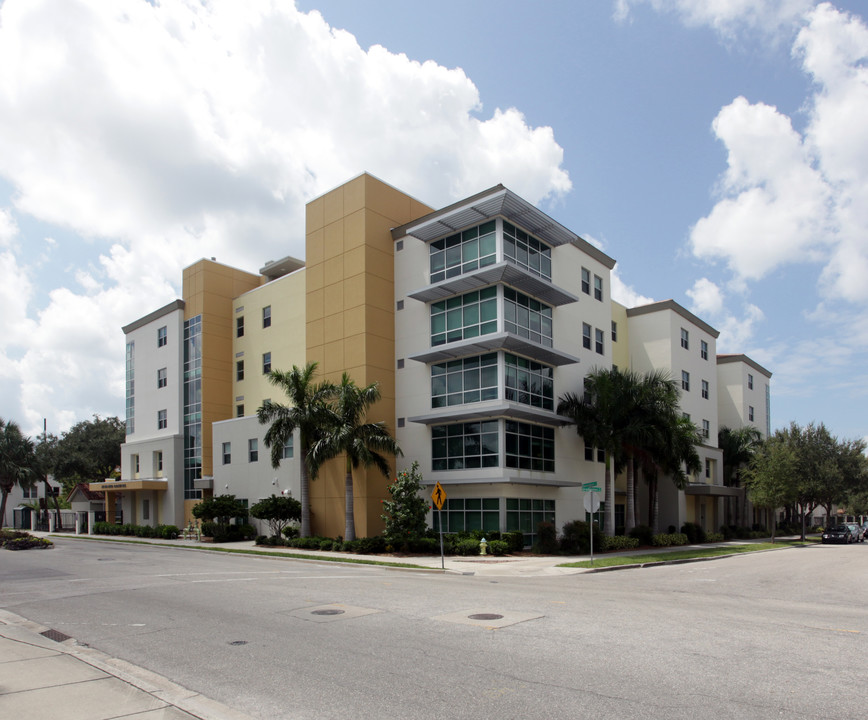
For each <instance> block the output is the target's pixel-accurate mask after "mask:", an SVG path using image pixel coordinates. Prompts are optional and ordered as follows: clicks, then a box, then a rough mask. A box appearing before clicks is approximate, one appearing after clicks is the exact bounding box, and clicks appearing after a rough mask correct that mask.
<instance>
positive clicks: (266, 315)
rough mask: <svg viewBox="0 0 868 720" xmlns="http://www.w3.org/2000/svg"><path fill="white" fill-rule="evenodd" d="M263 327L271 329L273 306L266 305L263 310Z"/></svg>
mask: <svg viewBox="0 0 868 720" xmlns="http://www.w3.org/2000/svg"><path fill="white" fill-rule="evenodd" d="M262 327H264V328H269V327H271V305H266V306H265V307H264V308H262Z"/></svg>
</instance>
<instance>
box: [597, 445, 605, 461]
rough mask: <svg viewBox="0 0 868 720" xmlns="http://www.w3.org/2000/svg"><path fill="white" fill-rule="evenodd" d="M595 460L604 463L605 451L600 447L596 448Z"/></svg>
mask: <svg viewBox="0 0 868 720" xmlns="http://www.w3.org/2000/svg"><path fill="white" fill-rule="evenodd" d="M597 462H598V463H604V462H606V451H605V450H603V449H602V448H597Z"/></svg>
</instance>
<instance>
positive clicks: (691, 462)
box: [648, 406, 702, 533]
mask: <svg viewBox="0 0 868 720" xmlns="http://www.w3.org/2000/svg"><path fill="white" fill-rule="evenodd" d="M701 442H702V435H701V433H700V432H699V428H697V427H696V425H694V424H693V423H692V422H691V421H690V419H689V418H688V417H686V416H684V415H681V414H679V411H678V409H677V406H676V407H675V408H670V409H669V410H668V411H667V412H664V413H661V414H660V415H659V416H658V425H657V431H656V433H655V443H654V446H653V447H652V448H650V452H649V456H648V459H649V462H650V467H649V477H650V481H649V482H650V485H651V491H650V493H649V506H650V507H649V516H650V521H651V522H650V525H651V528H652V529H653V531H654V532H655V533H656V532H658V531H659V527H658V525H659V514H660V513H659V508H660V505H659V501H658V493H657V475H658V473H660V472H662V473H663V474H664V475H669V476H670V477H671V478H672V482H673V483H674V484H675V487H677V488H678V489H679V490H683V489H684V488H685V487H687V481H688V479H689V476H690V475H691V474H693V473H697V472H699V470H700V469H701V468H702V463H701V461H700V459H699V452H698V451H697V450H696V446H697V445H699V444H700V443H701Z"/></svg>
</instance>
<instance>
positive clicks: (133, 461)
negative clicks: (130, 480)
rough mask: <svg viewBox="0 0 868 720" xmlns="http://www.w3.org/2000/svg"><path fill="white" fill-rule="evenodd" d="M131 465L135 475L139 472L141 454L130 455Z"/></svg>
mask: <svg viewBox="0 0 868 720" xmlns="http://www.w3.org/2000/svg"><path fill="white" fill-rule="evenodd" d="M130 466H131V467H132V470H133V475H138V474H139V456H138V455H130Z"/></svg>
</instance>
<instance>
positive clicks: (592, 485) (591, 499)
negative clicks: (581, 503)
mask: <svg viewBox="0 0 868 720" xmlns="http://www.w3.org/2000/svg"><path fill="white" fill-rule="evenodd" d="M582 490H584V491H585V492H587V493H590V494H589V495H585V510H587V511H588V512H589V513H590V514H591V522H590V523H588V527H589V530H588V532H589V534H590V536H591V567H593V566H594V513H595V512H597V510H599V509H600V497H599V496H598V495H597V493H598V492H600V486H599V485H597V483H596V482H589V483H583V484H582Z"/></svg>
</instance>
